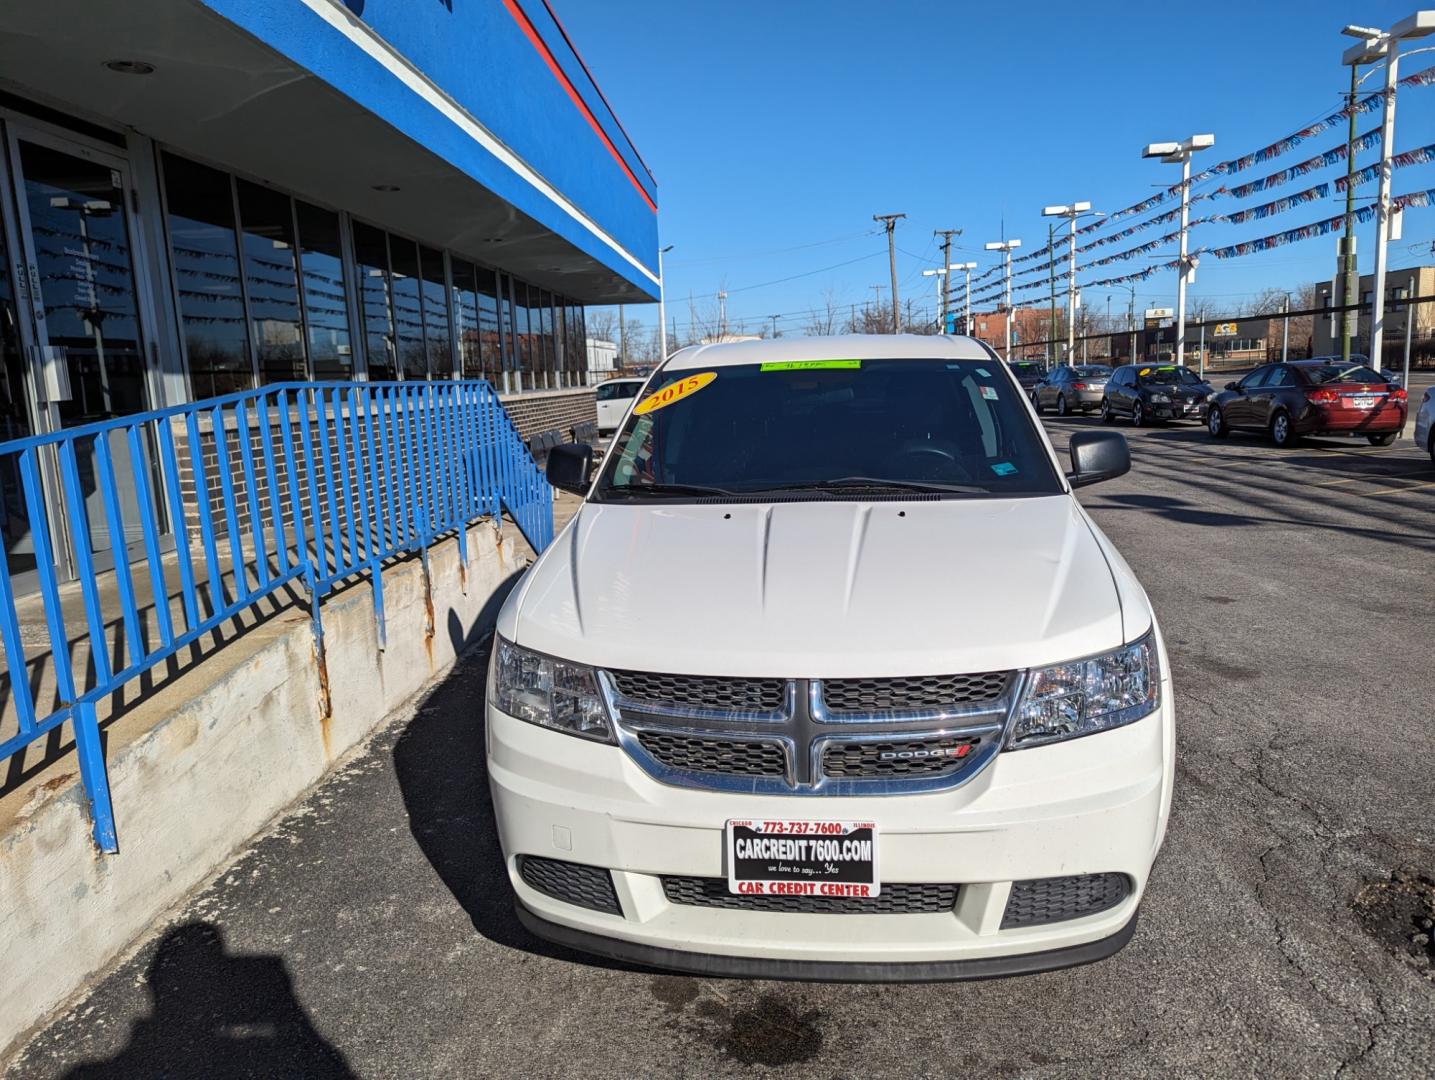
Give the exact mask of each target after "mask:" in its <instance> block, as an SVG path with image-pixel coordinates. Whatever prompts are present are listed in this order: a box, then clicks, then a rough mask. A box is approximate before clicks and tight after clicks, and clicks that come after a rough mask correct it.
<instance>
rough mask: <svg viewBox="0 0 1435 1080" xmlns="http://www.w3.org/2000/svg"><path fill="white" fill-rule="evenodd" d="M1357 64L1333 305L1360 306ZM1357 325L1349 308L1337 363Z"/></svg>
mask: <svg viewBox="0 0 1435 1080" xmlns="http://www.w3.org/2000/svg"><path fill="white" fill-rule="evenodd" d="M1359 69H1360V65H1359V64H1351V65H1350V97H1349V99H1348V100H1347V102H1346V104H1347V107H1348V108H1349V109H1350V123H1349V125H1348V127H1347V130H1346V133H1345V234H1344V235H1343V236H1341V238H1340V246H1339V247H1338V248H1337V249H1336V257H1335V266H1336V269H1335V282H1336V284H1335V287H1334V288H1333V289H1331V293H1332V302H1334V299H1333V298H1334V297H1335V296H1342V295H1343V296H1344V297H1345V300H1344V301H1343V302H1344V303H1346V304H1351V305H1353V304H1358V303H1359V302H1360V270H1359V266H1358V265H1357V262H1356V257H1355V95H1356V93H1357V91H1358V90H1359V87H1360V83H1359V80H1358V79H1357V77H1356V73H1357V72H1358V71H1359ZM1359 321H1360V309H1359V308H1355V307H1351V308H1350V309H1349V310H1346V311H1342V312H1341V313H1340V360H1341V363H1343V364H1348V363H1350V343H1351V340H1352V339H1353V338H1354V337H1355V328H1356V326H1357V325H1358V324H1359Z"/></svg>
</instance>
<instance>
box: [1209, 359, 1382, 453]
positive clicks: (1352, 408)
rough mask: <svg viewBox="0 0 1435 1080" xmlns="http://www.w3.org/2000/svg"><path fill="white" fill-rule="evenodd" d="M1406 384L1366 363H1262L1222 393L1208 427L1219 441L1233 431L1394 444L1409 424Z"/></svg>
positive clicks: (1288, 439) (1281, 441) (1283, 439)
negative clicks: (1361, 438)
mask: <svg viewBox="0 0 1435 1080" xmlns="http://www.w3.org/2000/svg"><path fill="white" fill-rule="evenodd" d="M1405 414H1406V393H1405V388H1404V387H1402V386H1398V385H1396V384H1395V383H1392V382H1390V381H1388V380H1387V379H1386V378H1385V377H1384V376H1382V375H1381V374H1380V373H1379V372H1378V371H1375V370H1374V369H1373V368H1369V367H1367V366H1366V365H1364V364H1361V363H1349V364H1343V363H1340V362H1339V361H1335V362H1332V361H1329V360H1324V359H1322V360H1298V361H1295V362H1293V363H1287V364H1266V365H1265V366H1264V367H1258V368H1256V370H1255V371H1253V372H1251V373H1250V374H1249V375H1247V376H1246V377H1245V378H1244V379H1242V380H1241V381H1240V382H1233V383H1227V384H1226V389H1225V390H1224V391H1222V392H1221V393H1219V394H1217V395H1216V397H1215V400H1214V401H1213V402H1212V403H1211V407H1210V411H1209V413H1208V415H1207V418H1206V427H1207V430H1209V431H1210V433H1211V434H1212V435H1213V436H1215V437H1216V438H1218V439H1222V438H1225V437H1226V436H1227V435H1228V434H1230V432H1231V431H1233V430H1240V429H1248V430H1249V429H1254V430H1258V431H1266V432H1269V433H1270V437H1271V441H1272V442H1274V443H1275V444H1276V445H1277V446H1290V445H1291V444H1293V443H1294V442H1295V441H1296V440H1297V439H1298V438H1299V437H1300V436H1302V435H1364V436H1365V437H1366V438H1367V439H1369V440H1370V442H1371V443H1372V444H1373V445H1375V446H1389V445H1390V444H1391V443H1393V442H1394V441H1395V437H1396V436H1397V435H1399V434H1400V431H1401V429H1402V428H1404V427H1405Z"/></svg>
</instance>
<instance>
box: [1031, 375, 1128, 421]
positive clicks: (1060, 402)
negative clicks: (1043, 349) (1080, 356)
mask: <svg viewBox="0 0 1435 1080" xmlns="http://www.w3.org/2000/svg"><path fill="white" fill-rule="evenodd" d="M1109 378H1111V369H1110V368H1109V367H1107V366H1106V365H1105V364H1078V365H1076V366H1074V367H1066V366H1061V367H1055V368H1052V369H1051V370H1050V371H1049V372H1047V374H1046V378H1044V379H1042V380H1041V381H1040V382H1039V383H1037V384H1036V386H1035V387H1034V388H1033V389H1032V392H1031V403H1032V404H1033V405H1034V406H1036V411H1037V412H1038V413H1041V412H1045V411H1046V410H1047V409H1054V410H1056V415H1057V416H1067V415H1069V414H1071V413H1074V412H1091V411H1092V410H1093V409H1097V408H1099V407H1100V405H1101V396H1102V395H1103V394H1104V393H1105V392H1106V380H1107V379H1109Z"/></svg>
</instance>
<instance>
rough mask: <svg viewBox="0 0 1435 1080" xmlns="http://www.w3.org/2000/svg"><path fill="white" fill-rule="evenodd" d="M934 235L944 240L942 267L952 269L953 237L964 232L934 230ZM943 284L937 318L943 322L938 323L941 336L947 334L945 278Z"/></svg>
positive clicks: (959, 230)
mask: <svg viewBox="0 0 1435 1080" xmlns="http://www.w3.org/2000/svg"><path fill="white" fill-rule="evenodd" d="M932 235H933V236H940V237H941V238H942V266H944V267H950V266H951V265H952V237H954V236H961V235H962V230H961V229H933V230H932ZM942 284H943V289H942V303H941V307H940V310H939V311H938V312H937V318H938V319H939V320H941V321H940V322H938V323H937V333H939V334H945V333H946V332H947V291H946V281H945V278H944V279H943V282H942Z"/></svg>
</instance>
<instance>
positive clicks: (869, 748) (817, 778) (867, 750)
mask: <svg viewBox="0 0 1435 1080" xmlns="http://www.w3.org/2000/svg"><path fill="white" fill-rule="evenodd" d="M601 681H602V683H603V688H604V691H605V693H606V695H607V698H608V705H609V709H610V710H611V712H612V715H613V717H614V720H615V721H616V729H617V733H618V739H619V742H620V743H621V744H622V745H623V747H624V749H625V750H626V751H627V752H628V754H629V755H630V756H631V757H632V758H633V759H634V760H635V761H636V762H637V763H638V764H639V765H641V766H642V767H643V768H644V769H645V770H646V771H647V772H648V773H649V774H651V775H652V776H654V777H656V778H657V779H658V780H661V781H662V782H664V783H669V784H673V785H676V786H681V787H691V788H705V789H716V790H727V791H743V792H750V793H754V794H779V795H811V794H867V795H871V794H876V795H882V794H898V793H906V792H914V791H932V790H939V789H942V788H949V787H954V786H956V785H958V784H961V783H964V782H966V781H967V780H968V779H970V778H971V777H972V776H975V775H976V774H977V773H978V772H980V771H981V770H982V769H983V768H984V767H985V766H986V765H987V764H988V762H990V760H991V758H992V757H993V756H994V755H995V754H996V752H997V751H998V750H999V749H1000V748H1001V739H1002V734H1003V732H1004V731H1005V728H1006V721H1007V717H1008V714H1009V713H1010V710H1011V705H1012V702H1013V701H1014V700H1015V698H1016V694H1017V689H1018V683H1019V681H1020V677H1019V674H1018V673H1017V672H1011V671H995V672H978V673H975V674H958V675H937V676H915V677H911V678H862V679H835V680H818V679H778V678H724V677H718V676H710V675H669V674H658V673H652V672H638V671H631V670H618V671H605V672H603V673H602V676H601Z"/></svg>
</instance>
